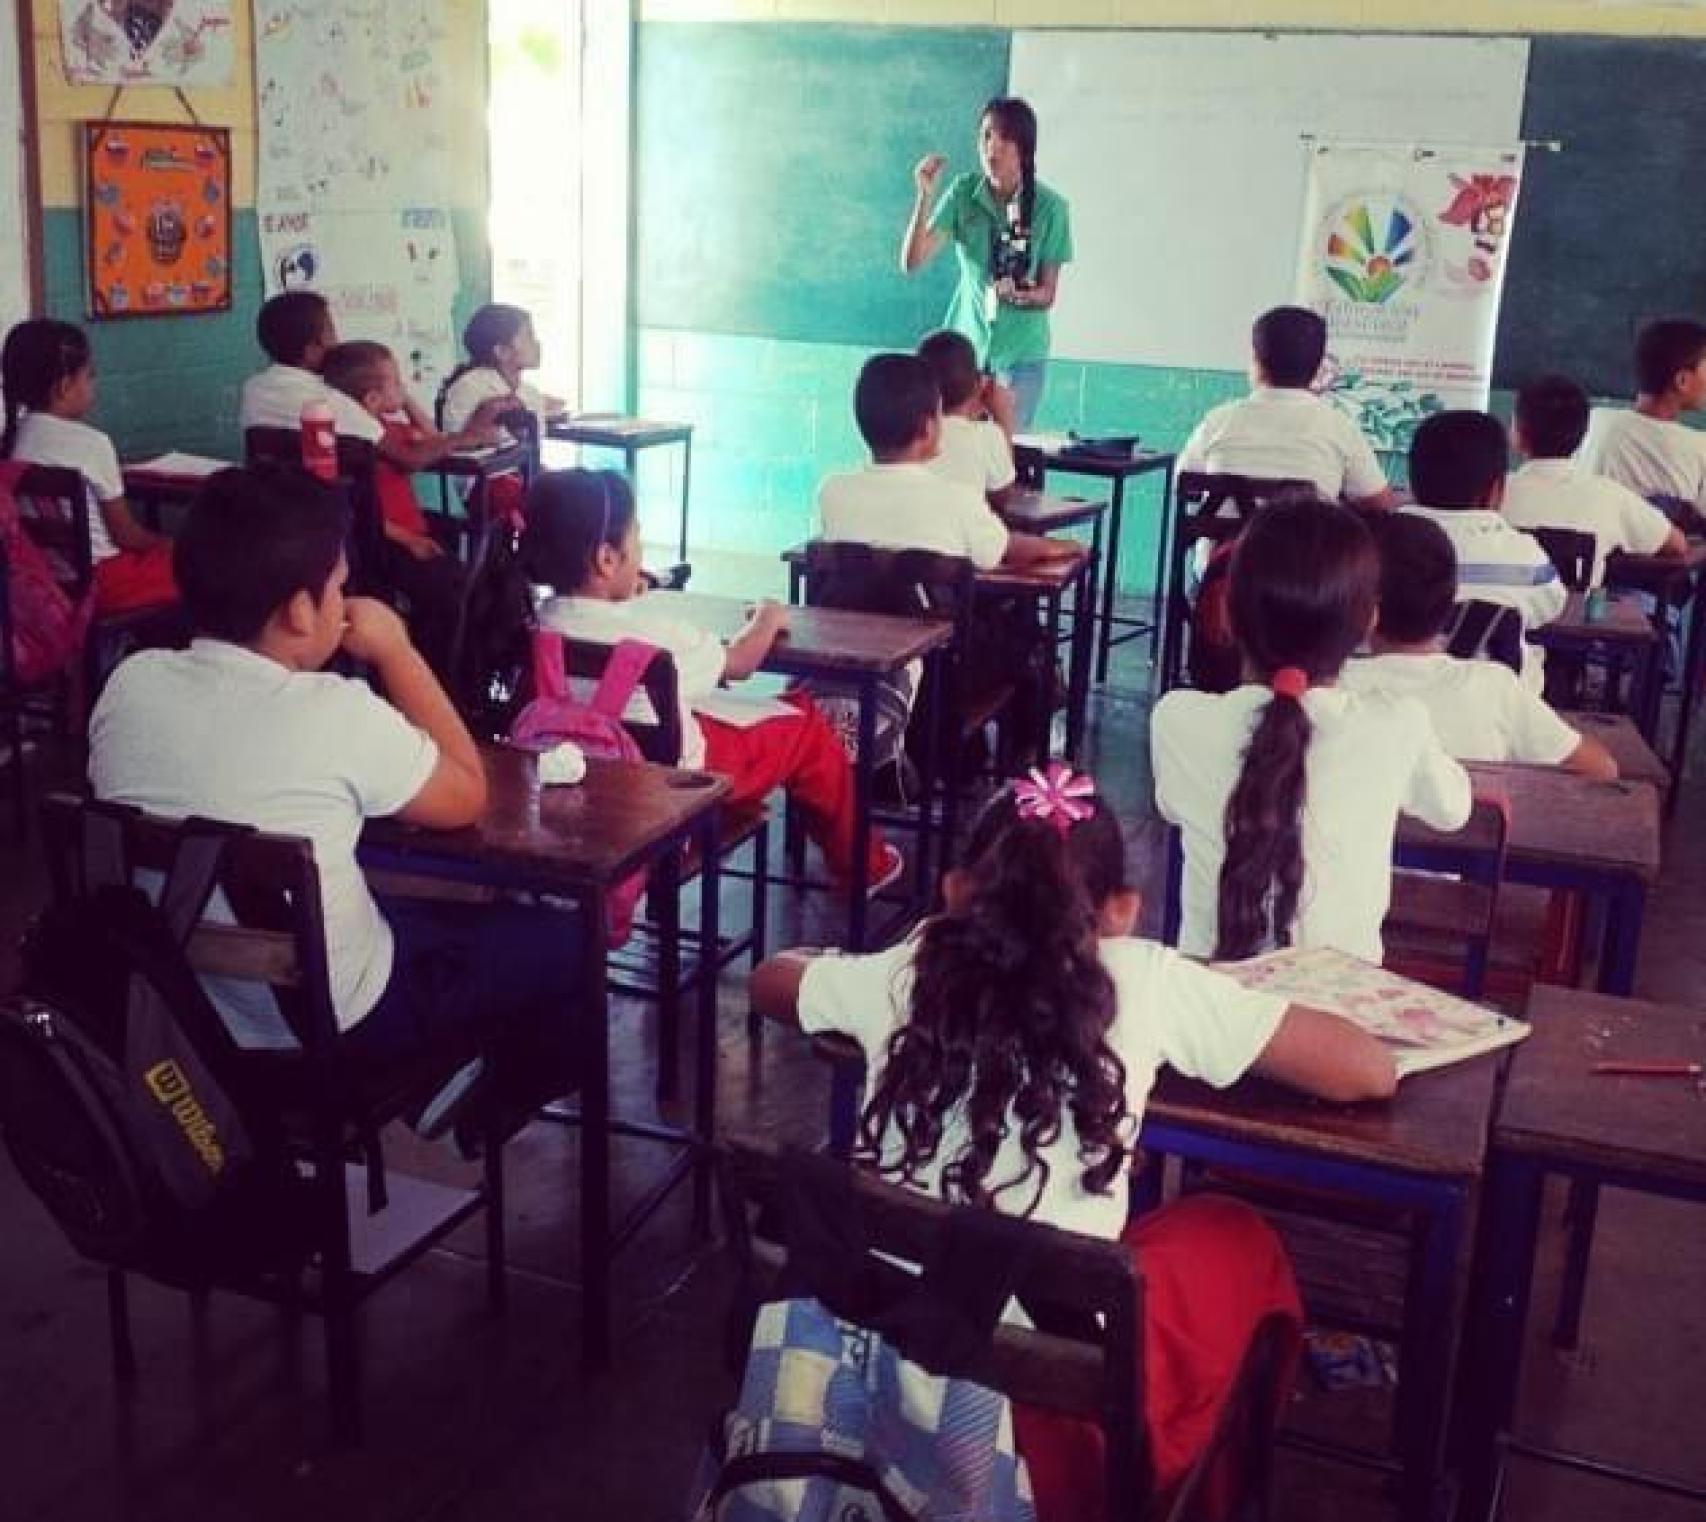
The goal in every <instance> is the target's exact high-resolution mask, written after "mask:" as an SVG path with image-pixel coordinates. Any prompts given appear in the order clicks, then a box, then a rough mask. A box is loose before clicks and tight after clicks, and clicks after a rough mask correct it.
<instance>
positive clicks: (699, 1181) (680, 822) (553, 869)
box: [361, 745, 728, 1368]
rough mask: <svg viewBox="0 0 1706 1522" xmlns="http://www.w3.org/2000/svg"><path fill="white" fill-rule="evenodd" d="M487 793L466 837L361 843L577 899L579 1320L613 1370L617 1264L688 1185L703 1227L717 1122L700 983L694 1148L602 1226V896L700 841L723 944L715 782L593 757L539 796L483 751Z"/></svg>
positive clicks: (427, 870) (712, 1009) (445, 871)
mask: <svg viewBox="0 0 1706 1522" xmlns="http://www.w3.org/2000/svg"><path fill="white" fill-rule="evenodd" d="M481 755H482V758H483V759H484V761H485V765H486V782H487V787H488V790H489V793H488V798H487V803H486V812H485V814H484V815H483V816H482V818H481V819H480V820H479V821H478V823H476V824H473V825H471V826H469V827H468V828H466V829H462V830H424V829H419V828H416V827H413V826H410V825H406V824H402V823H400V822H399V821H397V820H395V819H384V820H373V821H371V822H370V823H369V824H368V826H367V828H366V829H365V830H364V831H363V832H362V839H361V859H362V862H363V864H364V865H366V866H373V867H381V868H384V869H386V870H391V871H401V872H410V873H416V874H421V875H426V876H432V877H444V878H450V879H453V880H456V881H462V882H476V883H484V884H487V885H489V886H494V887H501V888H510V889H518V890H523V891H531V892H549V893H560V894H564V895H566V896H570V897H573V898H575V899H576V900H577V901H578V902H579V903H580V905H581V907H582V910H583V912H584V913H585V916H586V923H587V927H588V934H587V956H586V961H585V968H584V976H583V979H582V984H581V988H580V989H579V1000H578V1001H577V1007H576V1008H575V1009H574V1010H573V1011H572V1012H571V1013H570V1015H569V1018H572V1019H573V1020H574V1021H575V1022H576V1030H577V1032H578V1035H579V1040H578V1042H577V1043H576V1066H577V1069H578V1077H579V1083H580V1089H579V1094H580V1119H581V1129H582V1136H581V1143H580V1185H581V1200H580V1210H581V1254H580V1255H581V1276H582V1288H581V1317H582V1321H583V1324H584V1328H585V1358H586V1361H587V1362H588V1364H590V1365H591V1366H593V1367H597V1368H602V1367H604V1366H606V1365H608V1363H609V1361H610V1289H611V1283H610V1281H611V1260H612V1258H613V1257H614V1255H615V1254H616V1253H617V1252H618V1251H619V1250H620V1249H621V1248H622V1247H623V1246H624V1245H625V1244H626V1243H627V1242H628V1241H629V1240H630V1239H631V1238H632V1237H633V1235H634V1233H635V1232H636V1231H637V1230H638V1228H639V1227H640V1225H641V1224H643V1223H644V1221H645V1220H646V1218H647V1217H648V1216H649V1215H650V1214H651V1212H652V1210H653V1209H654V1208H655V1206H656V1205H657V1203H658V1202H659V1200H661V1199H662V1197H663V1195H664V1194H666V1193H667V1192H668V1191H669V1190H670V1189H672V1188H674V1186H675V1185H676V1184H677V1183H679V1182H680V1181H681V1180H682V1179H683V1178H685V1177H687V1176H689V1175H691V1176H692V1178H693V1180H694V1211H695V1220H696V1221H697V1222H698V1223H699V1225H700V1226H701V1227H702V1228H704V1227H708V1225H709V1207H710V1143H711V1139H712V1136H713V1133H714V1130H715V1123H716V1108H715V1101H716V1017H717V1002H716V979H715V978H714V977H701V978H700V979H699V980H698V990H697V992H698V1018H699V1028H698V1038H697V1041H696V1043H695V1044H696V1047H697V1052H696V1061H695V1079H694V1102H693V1111H694V1118H693V1127H692V1130H691V1131H690V1132H688V1133H686V1134H685V1136H684V1138H683V1139H684V1140H686V1141H687V1142H688V1143H689V1147H688V1150H687V1151H685V1152H684V1153H683V1154H682V1156H680V1157H678V1158H677V1159H676V1160H675V1163H674V1164H673V1165H672V1166H671V1168H670V1169H669V1170H668V1171H667V1172H666V1173H665V1174H664V1176H663V1178H662V1179H661V1180H660V1181H659V1182H658V1184H657V1185H656V1186H654V1188H653V1189H652V1190H651V1191H650V1192H649V1193H648V1194H647V1195H646V1197H645V1198H644V1199H642V1200H641V1201H640V1202H639V1203H638V1204H636V1205H635V1206H634V1208H633V1209H632V1210H631V1211H630V1212H629V1213H628V1215H627V1216H626V1217H625V1218H624V1220H623V1221H622V1222H621V1224H620V1225H617V1226H615V1227H614V1228H613V1227H612V1224H611V1219H610V1132H611V1126H612V1122H611V1115H610V1017H609V995H608V990H607V988H606V982H605V959H606V948H605V941H604V935H603V933H602V932H603V926H604V923H605V897H606V895H607V893H608V892H609V891H610V889H611V888H612V887H613V886H614V885H615V884H616V883H618V882H620V881H622V880H623V879H624V878H626V877H627V876H628V875H629V874H630V873H632V872H634V871H637V870H638V869H640V868H641V867H644V866H646V865H647V864H649V863H651V862H653V861H656V860H657V859H658V858H659V857H660V856H661V855H663V854H664V853H665V852H667V851H671V850H674V849H676V848H678V847H680V846H682V845H684V844H686V843H687V842H688V841H689V840H690V839H691V838H692V837H694V836H697V837H698V839H699V841H700V850H701V859H702V862H703V868H702V870H703V873H704V878H703V886H702V889H701V892H700V895H699V899H700V925H699V933H700V935H701V937H702V938H703V939H702V942H701V944H702V945H705V946H714V945H716V942H717V896H718V895H717V882H716V868H717V853H716V849H715V835H716V822H717V811H718V805H719V804H720V803H721V801H722V799H723V797H724V796H725V795H726V794H727V792H728V784H727V783H726V782H725V781H723V779H722V778H720V777H714V776H711V775H709V774H708V773H704V772H685V771H679V770H676V769H674V768H671V767H663V766H650V765H646V764H644V763H639V762H628V761H601V760H596V759H589V760H588V762H587V775H586V780H585V781H584V782H582V783H581V784H580V785H579V786H577V787H552V788H545V787H541V786H540V784H539V778H538V765H537V762H536V760H535V758H534V757H533V756H532V755H530V754H528V753H527V752H525V751H519V750H512V749H510V748H508V747H506V746H495V745H492V746H482V747H481Z"/></svg>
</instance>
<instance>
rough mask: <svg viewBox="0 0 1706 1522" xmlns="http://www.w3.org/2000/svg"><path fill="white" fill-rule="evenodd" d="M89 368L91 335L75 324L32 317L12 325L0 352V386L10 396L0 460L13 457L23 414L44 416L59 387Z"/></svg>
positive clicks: (1, 434) (8, 397) (0, 437)
mask: <svg viewBox="0 0 1706 1522" xmlns="http://www.w3.org/2000/svg"><path fill="white" fill-rule="evenodd" d="M88 363H89V338H88V335H87V334H86V333H84V331H83V330H82V329H81V328H80V327H78V326H76V324H74V323H69V322H58V321H56V320H55V319H54V318H51V317H32V318H30V319H29V320H28V321H25V322H20V323H17V324H15V325H14V326H13V328H12V330H11V331H10V332H9V333H8V334H7V335H6V343H5V347H4V348H3V349H0V387H4V389H5V393H6V423H5V429H4V432H0V458H8V457H10V455H11V453H12V446H13V444H15V443H16V442H17V439H18V419H19V418H20V417H22V416H23V414H24V412H25V410H26V409H27V410H28V411H30V412H44V411H46V410H47V408H48V407H49V406H50V405H51V404H52V402H53V393H54V389H55V388H56V387H57V386H58V385H59V383H60V382H61V381H64V380H69V379H70V378H71V377H72V376H73V375H75V374H77V372H78V371H79V370H81V369H83V367H84V366H86V365H87V364H88Z"/></svg>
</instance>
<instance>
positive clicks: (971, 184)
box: [900, 96, 1072, 428]
mask: <svg viewBox="0 0 1706 1522" xmlns="http://www.w3.org/2000/svg"><path fill="white" fill-rule="evenodd" d="M977 153H978V161H979V163H980V164H981V165H982V173H980V174H961V175H956V176H955V177H954V178H953V179H952V180H950V181H949V182H948V188H947V189H946V190H945V191H943V192H942V195H941V198H940V199H939V200H937V199H936V194H937V188H938V186H939V184H940V181H941V178H942V170H943V169H944V168H945V167H946V166H947V160H946V159H945V158H944V157H943V156H942V155H941V154H940V153H930V154H926V155H925V156H924V157H923V158H922V159H920V160H919V161H918V165H917V167H916V168H915V169H914V170H913V171H912V178H913V183H914V185H915V186H916V189H917V194H916V196H915V197H914V199H913V203H912V216H911V217H910V218H909V219H908V221H907V224H906V237H905V239H904V240H903V241H902V243H901V248H900V267H901V269H902V270H904V271H905V272H906V273H907V274H909V275H910V274H911V273H912V272H913V271H914V270H918V269H922V268H923V267H924V266H925V265H926V264H928V263H929V262H930V261H931V260H932V259H933V258H935V257H936V255H937V254H938V253H940V252H941V250H942V248H943V246H944V245H945V244H948V243H952V244H953V245H954V255H955V258H956V260H957V262H958V265H959V283H958V285H957V286H956V287H955V289H954V299H953V301H952V303H951V304H950V305H949V307H948V315H947V319H946V323H947V326H948V327H950V328H953V329H954V330H955V331H957V332H960V333H964V334H965V336H966V337H967V338H969V339H970V340H971V341H972V343H973V345H974V346H975V347H976V349H977V352H978V357H979V359H980V361H981V362H982V364H983V367H984V369H986V370H988V371H989V372H990V373H991V374H992V375H994V376H995V378H996V379H997V380H999V381H1000V382H1001V383H1002V384H1003V385H1005V386H1008V387H1010V388H1011V389H1012V392H1013V397H1014V403H1015V408H1014V410H1015V413H1016V415H1017V420H1018V424H1019V426H1020V427H1021V428H1028V427H1029V426H1030V425H1031V422H1032V419H1034V418H1035V416H1036V412H1037V404H1038V403H1039V402H1040V401H1041V400H1042V395H1043V386H1044V382H1045V379H1046V377H1047V372H1048V349H1049V321H1048V314H1049V308H1050V307H1052V306H1053V305H1054V297H1055V291H1056V289H1057V288H1058V287H1059V284H1060V267H1061V266H1062V265H1063V264H1066V263H1067V262H1069V261H1070V260H1071V258H1072V219H1071V214H1070V212H1069V211H1068V209H1067V204H1066V199H1065V197H1063V196H1061V195H1060V194H1059V193H1057V192H1056V191H1053V190H1050V189H1049V188H1048V186H1047V185H1044V184H1042V183H1041V182H1040V181H1039V180H1038V179H1037V114H1036V112H1034V111H1033V110H1032V109H1031V108H1030V107H1029V106H1028V105H1027V104H1026V103H1025V102H1024V101H1022V100H1019V99H1017V98H1016V97H1013V96H999V97H997V98H996V99H994V100H992V101H990V102H989V104H988V105H986V106H985V107H984V108H983V114H982V116H981V117H980V118H979V120H978V132H977ZM932 202H934V203H935V204H934V207H933V208H932V204H931V203H932Z"/></svg>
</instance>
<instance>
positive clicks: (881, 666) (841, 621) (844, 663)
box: [646, 592, 954, 951]
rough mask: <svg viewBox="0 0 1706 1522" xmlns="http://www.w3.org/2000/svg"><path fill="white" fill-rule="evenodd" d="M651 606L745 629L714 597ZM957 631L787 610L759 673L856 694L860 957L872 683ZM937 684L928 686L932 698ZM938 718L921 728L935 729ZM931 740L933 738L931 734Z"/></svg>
mask: <svg viewBox="0 0 1706 1522" xmlns="http://www.w3.org/2000/svg"><path fill="white" fill-rule="evenodd" d="M646 597H647V599H648V601H651V600H655V601H656V602H657V603H658V604H659V605H662V606H666V607H667V608H668V609H669V611H670V612H671V613H672V614H674V615H675V616H677V617H679V618H681V619H683V620H684V621H686V622H688V623H691V624H693V625H695V626H696V627H698V628H701V629H706V630H709V631H710V632H711V633H713V634H715V635H716V636H717V637H718V638H719V639H723V640H729V639H732V638H734V636H735V635H736V634H738V633H739V632H740V630H741V629H742V628H743V627H744V626H745V624H746V621H747V618H748V614H749V608H750V605H749V604H748V603H747V601H746V600H745V599H744V598H739V597H712V596H709V595H706V594H705V593H701V592H648V593H647V594H646ZM953 634H954V626H953V624H952V623H950V622H949V621H948V620H947V619H943V618H896V617H894V616H892V615H889V614H883V613H856V612H851V611H849V610H847V609H844V608H803V607H790V608H789V609H788V628H787V630H786V631H785V632H784V633H783V635H782V636H781V638H779V639H778V640H777V641H776V643H775V644H774V645H773V646H771V649H770V653H769V654H768V655H767V656H766V657H765V659H764V665H763V668H762V669H763V670H765V671H770V672H774V673H776V674H777V675H779V676H792V677H800V678H811V677H819V678H823V679H825V680H828V681H833V682H837V683H841V684H843V685H847V686H851V687H853V688H855V689H856V690H857V692H858V694H859V759H858V761H857V763H856V764H855V765H854V768H853V779H854V808H855V811H856V824H855V834H854V842H853V881H852V883H851V884H850V886H849V888H848V891H847V945H848V947H849V949H851V950H854V951H858V950H862V949H863V948H864V946H865V944H866V940H867V935H868V931H869V919H870V904H869V902H868V901H867V899H866V896H865V885H866V877H865V872H866V860H867V857H868V856H869V844H870V839H871V816H872V812H873V810H872V781H873V778H874V776H875V758H876V748H877V741H876V735H877V683H878V682H879V681H880V680H881V679H882V678H884V677H888V676H892V675H894V674H895V673H896V672H898V671H901V670H904V669H905V668H906V667H907V666H909V665H910V664H911V663H912V662H913V661H919V660H924V661H928V660H934V659H936V658H937V657H938V655H939V654H941V653H942V652H943V651H945V650H946V649H947V646H948V643H949V641H950V640H951V639H952V638H953ZM940 685H941V684H940V683H937V682H933V683H931V689H932V691H935V690H937V689H939V688H940ZM934 720H935V715H933V714H932V715H927V716H926V722H928V723H931V724H934ZM930 732H931V733H935V730H934V729H932V730H931V731H930ZM933 780H934V779H931V778H926V779H925V781H926V787H925V801H924V803H923V804H921V806H920V808H919V828H918V854H917V859H916V860H915V861H914V863H913V866H914V868H915V872H914V878H913V880H914V885H915V889H916V892H917V895H918V896H920V897H927V896H928V895H929V893H930V892H931V891H932V889H931V876H930V845H931V837H932V835H933V834H935V833H936V826H937V820H936V818H935V815H934V809H933V804H932V797H933V794H934V792H935V789H934V788H933V787H931V786H930V783H931V782H932V781H933ZM941 792H942V817H941V820H940V834H941V838H942V841H943V842H944V845H946V843H947V842H950V841H952V839H953V830H954V815H953V810H954V801H953V789H952V788H943V789H942V790H941Z"/></svg>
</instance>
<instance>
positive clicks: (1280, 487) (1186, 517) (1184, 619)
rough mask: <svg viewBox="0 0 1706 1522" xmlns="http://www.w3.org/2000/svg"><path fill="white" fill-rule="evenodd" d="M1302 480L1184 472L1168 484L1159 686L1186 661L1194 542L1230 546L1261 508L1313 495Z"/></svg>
mask: <svg viewBox="0 0 1706 1522" xmlns="http://www.w3.org/2000/svg"><path fill="white" fill-rule="evenodd" d="M1314 490H1315V488H1314V487H1313V486H1311V485H1310V483H1309V482H1307V481H1299V480H1291V479H1273V480H1269V479H1265V478H1262V477H1258V476H1238V475H1225V474H1217V473H1210V472H1207V471H1195V470H1187V471H1183V472H1181V473H1180V475H1179V478H1178V480H1177V481H1176V482H1175V483H1174V487H1173V503H1172V514H1173V522H1172V525H1171V529H1170V533H1171V538H1170V539H1169V550H1168V559H1167V585H1166V586H1165V587H1164V588H1162V589H1161V593H1162V597H1163V604H1162V627H1161V690H1162V691H1163V692H1166V691H1169V690H1170V689H1172V688H1174V687H1177V686H1178V685H1179V681H1180V678H1181V673H1182V671H1183V668H1184V666H1185V662H1186V659H1187V654H1188V650H1187V641H1186V634H1187V632H1188V631H1189V629H1190V623H1191V600H1190V598H1189V596H1188V595H1187V594H1186V590H1185V570H1186V565H1187V563H1188V562H1189V560H1190V557H1191V554H1192V552H1193V551H1194V550H1195V548H1196V546H1197V545H1198V544H1208V545H1209V546H1210V547H1211V548H1215V549H1218V548H1219V547H1220V546H1221V545H1224V544H1230V543H1231V542H1232V541H1233V540H1234V539H1236V538H1237V537H1238V536H1239V535H1240V534H1242V533H1243V532H1244V529H1245V527H1246V526H1247V525H1248V524H1249V523H1250V521H1251V519H1253V518H1254V517H1255V516H1256V514H1257V513H1258V512H1260V511H1261V509H1262V508H1264V507H1266V506H1268V504H1269V503H1272V502H1281V501H1284V500H1286V499H1287V498H1289V497H1294V496H1305V495H1313V494H1314Z"/></svg>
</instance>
